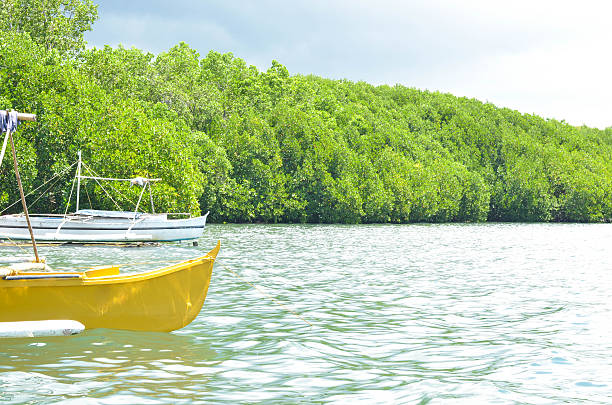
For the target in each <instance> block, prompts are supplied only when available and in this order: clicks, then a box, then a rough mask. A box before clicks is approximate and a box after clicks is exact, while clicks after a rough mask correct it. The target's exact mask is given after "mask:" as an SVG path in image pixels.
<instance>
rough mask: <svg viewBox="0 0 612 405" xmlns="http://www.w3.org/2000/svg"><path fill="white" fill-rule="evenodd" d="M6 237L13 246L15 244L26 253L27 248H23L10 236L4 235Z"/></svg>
mask: <svg viewBox="0 0 612 405" xmlns="http://www.w3.org/2000/svg"><path fill="white" fill-rule="evenodd" d="M5 238H6V239H8V240H9V242H11V243H13V244H14V246H17V247H18V248H19V249H21V250H23V252H24V253H26V254H27V253H28V251H27V250H25V249H24V248H22V247H21V245H19V244H18V243H17V242H15V241H14V240H12V239H11V238H9V237H8V236H5Z"/></svg>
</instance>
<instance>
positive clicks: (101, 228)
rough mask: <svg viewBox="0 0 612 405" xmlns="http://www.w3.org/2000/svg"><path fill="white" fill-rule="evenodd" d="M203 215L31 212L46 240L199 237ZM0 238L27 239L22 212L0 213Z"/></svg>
mask: <svg viewBox="0 0 612 405" xmlns="http://www.w3.org/2000/svg"><path fill="white" fill-rule="evenodd" d="M207 216H208V213H206V215H204V216H201V217H196V218H188V219H167V218H166V216H165V215H159V214H158V215H149V214H141V215H140V216H138V217H136V218H133V217H127V216H95V215H82V214H75V215H69V216H66V217H63V216H57V217H51V216H31V217H30V222H31V224H32V229H33V231H34V237H35V238H36V240H37V241H46V242H170V241H180V240H193V239H198V238H200V237H201V236H202V234H203V232H204V227H205V225H206V217H207ZM0 239H9V240H11V239H13V240H29V239H30V233H29V231H28V226H27V222H26V219H25V217H24V216H23V215H3V216H0Z"/></svg>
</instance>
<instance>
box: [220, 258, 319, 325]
mask: <svg viewBox="0 0 612 405" xmlns="http://www.w3.org/2000/svg"><path fill="white" fill-rule="evenodd" d="M223 268H224V269H225V270H228V271H229V272H230V273H232V274H233V275H235V276H236V277H238V278H239V279H240V280H242V281H243V282H245V283H247V284H248V285H250V286H251V287H253V288H254V289H256V290H257V291H259V292H260V293H261V294H262V295H263V296H265V297H267V298H269V299H271V300H272V301H274V302H275V303H277V304H278V305H279V306H280V307H282V308H283V309H284V310H285V311H288V312H290V313H292V314H293V315H295V316H297V317H298V318H300V319H301V320H302V321H304V322H306V323H307V324H308V325H310V327H312V326H313V325H312V324H311V323H310V322H308V321H307V320H306V319H304V318H303V317H302V316H301V315H300V314H298V313H297V312H294V311H292V310H291V308H289V307H287V306H286V305H284V304H283V303H282V302H280V301H279V300H277V299H276V298H274V297H273V296H271V295H270V294H267V293H266V292H265V291H263V290H262V289H261V288H259V287H257V286H256V285H255V284H253V283H251V282H249V281H248V280H245V279H244V278H243V277H242V276H240V275H239V274H238V273H236V272H235V271H233V270H231V269H230V268H229V267H227V266H223Z"/></svg>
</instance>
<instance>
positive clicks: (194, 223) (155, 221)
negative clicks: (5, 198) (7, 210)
mask: <svg viewBox="0 0 612 405" xmlns="http://www.w3.org/2000/svg"><path fill="white" fill-rule="evenodd" d="M82 165H83V163H82V161H81V154H80V153H79V160H78V166H77V174H76V176H75V179H76V180H77V183H78V186H77V193H76V199H77V201H76V208H77V209H76V211H75V212H74V213H72V214H64V215H52V214H38V215H37V214H30V222H31V225H32V230H33V232H34V238H35V239H36V240H38V241H46V242H89V243H96V242H101V243H102V242H170V241H181V240H194V239H198V238H200V237H201V236H202V234H203V233H204V227H205V225H206V218H207V216H208V212H207V213H206V214H205V215H203V216H200V217H193V218H184V219H170V218H168V215H185V214H166V213H163V214H156V213H152V214H148V213H143V212H138V207H139V205H140V201H141V199H142V196H143V194H144V192H145V190H146V188H147V186H148V187H149V194H150V195H151V183H152V182H154V181H159V180H160V179H145V178H142V177H136V178H133V179H117V178H106V177H97V176H82V175H81V166H82ZM81 179H93V180H96V181H99V180H107V181H108V180H111V181H130V182H131V183H132V184H138V185H140V186H142V192H141V193H140V198H139V199H138V203H137V204H136V208H135V209H134V211H108V210H94V209H81V210H80V209H79V194H80V193H79V189H80V182H81ZM151 207H153V198H152V196H151ZM30 238H31V236H30V233H29V230H28V223H27V220H26V216H25V215H24V214H23V213H22V214H12V215H2V216H0V239H8V240H29V239H30Z"/></svg>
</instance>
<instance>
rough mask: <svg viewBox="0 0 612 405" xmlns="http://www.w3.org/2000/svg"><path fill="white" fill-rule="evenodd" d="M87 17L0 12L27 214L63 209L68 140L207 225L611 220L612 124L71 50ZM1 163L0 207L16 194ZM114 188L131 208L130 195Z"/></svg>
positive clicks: (8, 7)
mask: <svg viewBox="0 0 612 405" xmlns="http://www.w3.org/2000/svg"><path fill="white" fill-rule="evenodd" d="M96 19H97V9H96V6H95V4H93V3H92V2H91V1H90V0H5V1H4V2H3V7H2V8H0V108H4V109H7V108H13V109H16V110H19V111H24V112H32V113H36V114H37V116H38V122H36V123H27V124H22V125H21V127H20V128H19V130H18V131H17V133H16V136H15V138H16V139H15V141H16V143H17V145H16V147H17V149H18V155H19V159H20V164H21V165H22V167H23V168H22V169H21V172H22V177H23V179H22V180H23V182H24V186H25V188H26V191H32V190H34V189H36V188H37V187H39V186H41V185H42V184H47V182H48V181H49V180H52V181H51V182H50V183H52V184H53V186H52V187H51V188H49V189H48V190H46V189H45V187H42V188H41V189H42V190H45V191H44V193H42V194H41V195H40V196H32V197H29V201H31V204H32V208H31V210H32V211H34V212H50V213H58V212H64V210H65V209H66V208H67V207H68V208H69V209H74V205H70V202H69V197H70V193H71V189H72V187H73V186H72V181H73V176H74V172H73V171H72V170H68V168H70V166H71V165H72V164H73V162H74V161H75V160H76V156H77V151H79V150H80V151H82V154H83V159H84V162H86V164H87V166H88V167H90V168H91V170H92V171H94V172H95V173H97V174H98V175H101V176H108V177H130V176H135V175H140V176H149V177H160V178H162V179H163V180H164V181H163V182H161V183H158V184H156V185H155V186H154V187H153V198H154V201H155V208H156V209H158V210H164V211H188V212H191V213H194V214H196V213H198V212H200V211H210V217H209V218H210V220H211V221H213V222H215V221H217V222H218V221H228V222H313V223H378V222H382V223H409V222H459V221H460V222H466V221H471V222H479V221H578V222H602V221H609V220H610V219H611V218H612V176H611V171H612V159H611V155H612V128H607V129H605V130H598V129H593V128H588V127H575V126H572V125H569V124H567V123H565V122H563V121H561V122H560V121H556V120H551V119H544V118H541V117H538V116H535V115H530V114H522V113H520V112H518V111H514V110H510V109H507V108H499V107H496V106H494V105H492V104H490V103H483V102H481V101H478V100H475V99H468V98H462V97H455V96H453V95H451V94H444V93H439V92H429V91H423V90H418V89H414V88H409V87H405V86H401V85H395V86H386V85H383V86H373V85H370V84H368V83H364V82H351V81H348V80H329V79H325V78H321V77H317V76H313V75H291V74H290V73H289V72H288V70H287V69H286V68H285V67H284V66H283V65H282V64H280V63H278V62H276V61H272V63H271V66H270V68H269V69H267V70H266V71H260V70H259V69H257V68H256V67H254V66H249V65H247V63H246V62H245V61H244V60H242V59H240V58H238V57H235V56H234V55H232V54H231V53H226V54H221V53H218V52H214V51H210V52H208V53H207V54H206V55H205V56H201V55H200V54H199V53H198V52H197V51H196V50H195V49H192V48H191V47H190V46H189V45H188V44H186V43H183V42H181V43H179V44H177V45H176V46H174V47H172V48H171V49H169V50H168V51H167V52H162V53H160V54H157V55H154V54H152V53H149V52H147V51H144V50H140V49H135V48H131V49H126V48H124V47H122V46H118V47H115V48H113V47H109V46H106V47H104V48H102V49H86V48H85V41H84V39H83V38H84V37H83V35H84V33H85V32H86V31H87V30H89V29H92V27H93V25H94V23H95V21H96ZM51 22H53V23H51ZM7 162H8V161H7V160H5V162H4V164H2V165H1V166H0V209H3V208H5V207H6V206H8V205H9V204H10V203H11V202H13V201H14V200H17V199H18V194H17V190H16V186H15V179H14V174H13V171H12V166H11V165H10V164H8V163H7ZM114 187H116V188H118V190H117V191H120V192H121V193H123V194H124V195H126V196H127V198H125V199H124V200H123V201H120V202H121V203H122V204H125V208H126V209H129V208H130V204H131V203H130V201H128V200H131V201H132V202H133V201H134V200H136V199H137V198H138V194H139V192H140V190H137V189H136V188H134V187H132V188H130V187H129V186H127V185H119V186H116V185H114ZM81 195H82V196H86V199H83V198H82V200H81V201H82V203H81V207H83V206H85V207H88V206H89V205H91V206H93V207H94V208H101V209H113V207H114V205H113V202H112V201H111V200H110V199H109V198H108V197H107V195H106V193H105V192H104V191H103V190H102V189H101V188H100V185H99V184H98V183H96V182H95V181H94V182H92V181H88V182H85V183H84V184H83V185H82V191H81ZM35 199H36V201H35V202H34V200H35ZM144 208H145V209H147V205H146V204H145V206H144ZM11 210H13V211H15V210H17V211H18V210H19V209H18V208H11V209H9V210H8V211H7V212H12V211H11Z"/></svg>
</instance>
